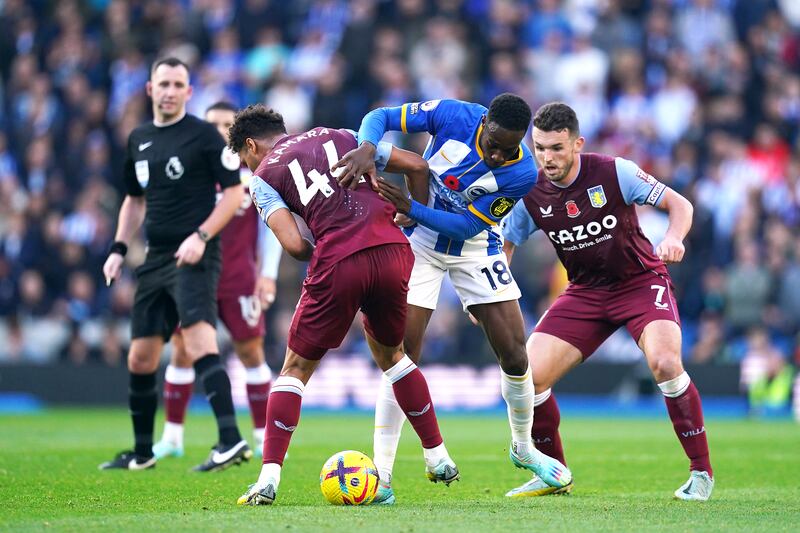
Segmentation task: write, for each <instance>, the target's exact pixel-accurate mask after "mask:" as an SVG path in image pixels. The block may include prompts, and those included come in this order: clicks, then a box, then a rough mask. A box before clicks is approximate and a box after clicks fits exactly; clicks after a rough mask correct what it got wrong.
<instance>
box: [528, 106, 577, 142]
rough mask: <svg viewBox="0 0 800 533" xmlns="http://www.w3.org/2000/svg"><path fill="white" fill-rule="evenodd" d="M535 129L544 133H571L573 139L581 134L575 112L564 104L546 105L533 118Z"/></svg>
mask: <svg viewBox="0 0 800 533" xmlns="http://www.w3.org/2000/svg"><path fill="white" fill-rule="evenodd" d="M533 127H534V128H537V129H540V130H542V131H563V130H567V131H569V135H570V137H572V138H575V137H578V136H580V134H581V128H580V125H579V124H578V116H577V115H576V114H575V110H574V109H572V108H571V107H570V106H568V105H567V104H565V103H563V102H550V103H549V104H544V105H543V106H542V107H540V108H539V109H538V110H537V111H536V115H535V116H534V117H533Z"/></svg>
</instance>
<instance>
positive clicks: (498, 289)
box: [334, 93, 572, 504]
mask: <svg viewBox="0 0 800 533" xmlns="http://www.w3.org/2000/svg"><path fill="white" fill-rule="evenodd" d="M530 119H531V110H530V108H529V107H528V104H526V103H525V101H524V100H523V99H522V98H520V97H519V96H516V95H513V94H510V93H504V94H501V95H499V96H496V97H495V98H494V99H493V100H492V102H491V104H490V105H489V109H488V110H487V109H486V108H485V107H483V106H482V105H479V104H473V103H468V102H461V101H458V100H441V101H440V100H432V101H428V102H423V103H410V104H403V105H402V106H399V107H381V108H378V109H376V110H374V111H371V112H370V113H369V114H367V115H366V116H365V117H364V120H363V121H362V123H361V129H360V130H359V132H358V140H359V143H360V146H359V147H358V148H357V149H356V150H354V151H352V152H349V153H348V154H346V155H345V156H344V157H343V158H342V160H341V161H340V162H339V163H337V164H336V165H335V167H334V168H340V167H341V168H343V169H344V172H343V173H342V175H341V177H340V182H341V183H344V184H348V183H351V182H350V180H351V179H352V178H353V177H359V178H360V177H361V176H362V175H367V176H369V177H370V178H371V179H374V176H375V173H376V164H375V162H376V160H378V162H379V166H383V164H385V163H386V161H388V160H389V157H390V154H391V153H393V152H392V149H391V145H386V144H384V145H383V147H382V149H381V150H378V149H377V146H378V143H379V142H380V140H381V138H382V137H383V135H384V133H386V132H387V131H390V130H391V131H402V132H403V133H412V132H428V133H430V134H431V135H432V136H433V137H432V138H431V141H430V142H429V143H428V146H427V148H426V149H425V153H424V157H425V159H426V160H427V161H428V165H429V167H430V178H428V176H427V175H423V178H422V179H423V180H424V183H425V184H426V185H427V187H422V190H423V191H424V190H426V189H427V194H425V197H424V198H416V199H415V200H409V199H408V198H407V197H406V194H405V193H404V192H403V191H401V190H400V189H399V188H398V187H396V186H394V185H392V184H390V183H389V182H386V181H383V180H381V181H379V186H380V188H381V189H380V190H381V193H382V194H383V195H384V196H385V197H386V198H387V199H389V200H390V201H391V202H392V203H393V204H394V205H395V207H396V208H397V210H398V212H400V213H402V214H404V215H408V217H410V218H411V219H413V221H414V222H416V223H418V224H419V226H418V227H414V226H411V227H410V228H409V229H407V230H406V233H407V234H408V235H409V241H410V242H411V247H412V250H414V255H415V261H414V270H413V271H412V273H411V281H410V283H409V292H408V304H409V306H408V309H409V310H408V321H407V323H406V333H405V338H404V345H405V349H406V353H407V354H408V356H409V357H410V358H411V360H412V361H415V362H418V361H419V360H420V357H421V356H422V353H421V352H422V340H423V337H424V334H425V329H426V328H427V326H428V322H429V321H430V318H431V315H432V314H433V311H434V309H436V304H437V302H438V299H439V291H440V289H441V286H442V281H443V280H444V276H445V274H448V275H449V276H450V280H451V281H452V283H453V286H454V287H455V289H456V292H457V293H458V296H459V298H460V299H461V303H462V305H463V308H464V311H468V312H469V313H470V314H471V315H472V316H474V317H475V318H476V319H477V321H478V323H479V324H480V325H481V326H482V327H483V330H484V332H485V333H486V338H487V339H488V340H489V343H490V344H491V345H492V349H493V350H494V353H495V356H496V357H497V360H498V361H499V363H500V368H501V369H502V372H501V391H502V395H503V399H504V400H505V401H506V404H507V407H508V419H509V424H510V426H511V438H512V443H511V446H510V447H509V454H510V458H511V460H512V462H513V463H514V464H515V465H516V466H518V467H520V468H527V469H529V470H531V471H533V472H536V473H538V474H539V475H540V476H542V477H543V478H544V479H545V480H546V481H547V482H548V483H549V484H550V485H551V486H552V490H553V491H557V490H562V489H563V488H564V487H566V486H568V485H569V484H570V483H571V482H572V475H571V474H570V472H569V470H568V469H567V468H566V467H564V465H562V464H559V463H558V462H557V461H555V460H553V459H552V458H550V457H547V456H545V455H544V454H542V453H540V452H539V451H537V450H536V448H535V447H534V445H533V443H532V442H531V437H530V435H531V433H530V429H531V425H532V417H533V397H534V389H533V381H532V380H531V373H530V369H529V364H528V357H527V355H526V354H525V324H524V322H523V318H522V312H521V311H520V307H519V302H518V301H517V300H518V299H519V297H520V291H519V288H518V287H517V283H516V281H514V278H513V277H512V276H511V272H510V271H509V269H508V265H507V263H506V258H505V255H503V253H502V246H503V238H502V236H501V235H500V231H499V228H497V225H498V224H499V222H500V220H501V219H502V218H503V217H504V216H506V215H507V214H508V213H509V211H510V210H511V208H512V207H513V206H514V203H516V201H517V200H519V199H520V198H521V197H522V196H524V195H525V193H526V192H528V190H529V189H530V188H531V186H532V185H533V183H534V180H535V177H536V174H535V172H536V168H535V167H534V164H533V158H532V157H531V153H530V150H529V149H528V148H527V147H526V146H524V145H523V144H521V143H522V139H523V138H524V137H525V134H526V132H527V131H528V126H529V125H530ZM387 146H388V148H389V149H388V150H386V149H384V148H385V147H387ZM411 181H412V187H411V189H412V191H413V190H418V188H417V187H416V186H414V185H413V181H414V180H411ZM417 200H420V201H417ZM404 421H405V417H404V416H403V412H402V410H401V409H400V408H399V407H398V405H397V402H396V401H395V398H394V396H393V393H392V387H391V384H390V383H389V382H388V381H387V380H385V379H384V381H383V385H382V387H381V389H380V393H379V396H378V400H377V403H376V407H375V442H374V445H375V465H376V466H377V467H378V471H379V472H380V478H381V486H380V488H379V492H378V494H377V496H376V497H375V500H374V502H375V503H383V504H392V503H394V501H395V496H394V491H393V489H392V488H391V481H392V469H393V466H394V459H395V455H396V453H397V445H398V443H399V441H400V432H401V430H402V427H403V422H404Z"/></svg>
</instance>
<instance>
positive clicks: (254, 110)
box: [228, 104, 286, 153]
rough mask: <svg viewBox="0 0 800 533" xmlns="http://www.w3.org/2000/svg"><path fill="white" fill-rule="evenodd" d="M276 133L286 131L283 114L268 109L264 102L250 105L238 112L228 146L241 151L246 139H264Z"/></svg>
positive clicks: (237, 151)
mask: <svg viewBox="0 0 800 533" xmlns="http://www.w3.org/2000/svg"><path fill="white" fill-rule="evenodd" d="M275 133H286V126H285V125H284V123H283V117H282V116H281V114H280V113H278V112H277V111H273V110H272V109H267V108H266V107H264V104H257V105H249V106H247V107H246V108H244V109H242V110H241V111H239V112H238V113H236V117H235V118H234V119H233V126H231V129H230V130H229V132H228V134H229V135H230V138H229V139H228V146H229V147H230V149H231V150H233V152H234V153H239V150H241V149H242V147H243V146H244V141H245V139H247V138H250V139H263V138H265V137H267V136H269V135H272V134H275Z"/></svg>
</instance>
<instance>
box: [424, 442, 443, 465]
mask: <svg viewBox="0 0 800 533" xmlns="http://www.w3.org/2000/svg"><path fill="white" fill-rule="evenodd" d="M422 454H423V455H424V456H425V464H426V465H427V466H430V467H434V466H436V465H438V464H439V463H440V462H441V460H442V459H449V458H450V454H448V453H447V448H445V447H444V442H443V443H441V444H440V445H438V446H436V447H435V448H422Z"/></svg>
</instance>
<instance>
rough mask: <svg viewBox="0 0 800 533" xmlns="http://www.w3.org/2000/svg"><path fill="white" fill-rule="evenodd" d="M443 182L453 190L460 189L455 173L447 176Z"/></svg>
mask: <svg viewBox="0 0 800 533" xmlns="http://www.w3.org/2000/svg"><path fill="white" fill-rule="evenodd" d="M442 182H443V183H444V186H445V187H447V188H448V189H450V190H451V191H457V190H458V178H457V177H455V176H453V175H450V176H445V177H444V179H443V180H442Z"/></svg>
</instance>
